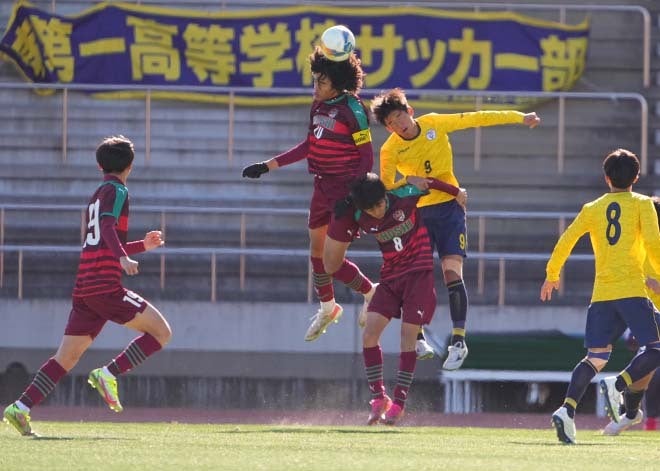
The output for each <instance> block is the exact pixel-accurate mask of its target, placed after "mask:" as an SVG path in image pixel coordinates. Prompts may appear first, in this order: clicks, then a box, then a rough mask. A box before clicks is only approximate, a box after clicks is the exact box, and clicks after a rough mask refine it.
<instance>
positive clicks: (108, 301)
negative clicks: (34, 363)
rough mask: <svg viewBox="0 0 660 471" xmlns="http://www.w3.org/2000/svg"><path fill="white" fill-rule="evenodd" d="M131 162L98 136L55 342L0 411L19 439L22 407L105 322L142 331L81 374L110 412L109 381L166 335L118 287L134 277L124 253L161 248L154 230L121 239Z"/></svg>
mask: <svg viewBox="0 0 660 471" xmlns="http://www.w3.org/2000/svg"><path fill="white" fill-rule="evenodd" d="M134 157H135V152H134V149H133V143H132V142H131V141H129V140H128V139H126V138H125V137H123V136H115V137H109V138H106V139H105V140H103V141H102V142H101V144H100V145H99V146H98V148H97V149H96V161H97V162H98V165H99V167H100V169H101V170H102V172H103V174H104V177H103V182H102V183H101V184H100V185H99V187H98V188H97V189H96V191H95V192H94V194H93V195H92V197H91V199H90V200H89V204H88V205H87V210H86V227H87V234H86V235H85V241H84V244H83V247H82V253H81V255H80V264H79V266H78V275H77V277H76V283H75V287H74V288H73V296H72V308H71V313H70V314H69V320H68V321H67V324H66V327H65V329H64V336H63V338H62V342H61V343H60V346H59V348H58V349H57V352H55V355H54V356H53V357H52V358H50V359H49V360H48V361H47V362H46V363H44V365H43V366H42V367H41V368H39V371H37V374H36V375H35V376H34V379H33V380H32V383H31V384H30V385H29V386H28V387H27V389H26V390H25V391H24V392H23V394H21V396H20V397H19V398H18V400H17V401H16V402H14V403H12V404H10V405H9V406H8V407H7V408H6V409H5V411H4V420H5V422H8V423H9V424H11V425H13V426H14V428H16V430H18V432H19V433H20V434H21V435H26V436H29V435H33V432H32V427H31V425H30V410H31V409H32V408H33V407H34V406H36V405H38V404H39V403H40V402H41V401H43V400H44V399H45V397H46V396H48V394H50V392H51V391H52V390H53V389H55V386H56V385H57V383H58V382H59V381H60V380H61V379H62V377H64V375H66V374H67V372H69V371H70V370H71V368H73V367H74V366H75V365H76V363H78V360H79V359H80V358H81V357H82V355H83V353H85V351H86V350H87V349H88V348H89V346H90V345H91V344H92V342H93V341H94V339H95V338H96V336H97V335H98V334H99V333H100V332H101V329H102V328H103V326H104V324H105V323H106V322H107V321H112V322H115V323H117V324H121V325H123V326H125V327H128V328H130V329H133V330H137V331H139V332H142V335H141V336H139V337H137V338H136V339H135V340H133V341H132V342H131V343H130V344H129V345H128V347H126V349H125V350H124V351H123V352H122V353H121V354H119V355H118V356H117V357H115V358H114V359H113V360H112V361H110V363H108V364H107V365H106V366H103V367H101V368H97V369H95V370H93V371H92V372H91V373H89V379H88V382H89V384H90V385H91V386H92V387H93V388H95V389H96V390H97V391H98V393H99V394H100V395H101V397H102V398H103V400H104V401H105V402H106V404H107V405H108V406H109V407H110V409H112V410H113V411H115V412H121V411H122V410H123V407H122V405H121V403H120V402H119V394H118V392H117V379H116V378H117V376H119V375H120V374H122V373H125V372H127V371H129V370H131V369H133V368H135V367H136V366H138V365H139V364H140V363H142V362H143V361H144V360H146V359H147V357H149V356H151V355H152V354H154V353H156V352H157V351H158V350H160V349H161V348H163V347H164V346H165V345H166V344H167V343H168V342H169V341H170V338H171V337H172V331H171V329H170V326H169V325H168V323H167V321H166V320H165V318H164V317H163V316H162V315H161V313H160V312H158V310H157V309H156V308H155V307H154V306H152V305H151V303H149V302H148V301H146V300H145V299H144V298H142V297H141V296H139V295H138V294H136V293H134V292H132V291H129V290H127V289H126V288H124V287H123V286H122V284H121V275H122V272H125V273H126V274H127V275H131V276H132V275H136V274H137V273H138V262H136V261H135V260H133V259H132V258H131V255H133V254H137V253H140V252H145V251H148V250H153V249H155V248H158V247H160V246H161V245H163V243H164V242H163V239H162V235H161V232H160V231H151V232H147V234H146V236H145V237H144V240H138V241H134V242H126V236H127V232H128V189H127V188H126V180H127V178H128V175H129V174H130V173H131V169H132V168H133V158H134Z"/></svg>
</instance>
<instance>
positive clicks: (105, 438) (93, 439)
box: [32, 435, 130, 442]
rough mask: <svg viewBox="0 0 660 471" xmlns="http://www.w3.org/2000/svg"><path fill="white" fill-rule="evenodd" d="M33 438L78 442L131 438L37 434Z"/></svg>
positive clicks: (125, 439)
mask: <svg viewBox="0 0 660 471" xmlns="http://www.w3.org/2000/svg"><path fill="white" fill-rule="evenodd" d="M32 440H38V441H71V440H75V441H77V442H98V441H106V440H112V441H119V440H123V441H128V440H130V439H129V438H122V437H54V436H44V435H35V436H33V437H32Z"/></svg>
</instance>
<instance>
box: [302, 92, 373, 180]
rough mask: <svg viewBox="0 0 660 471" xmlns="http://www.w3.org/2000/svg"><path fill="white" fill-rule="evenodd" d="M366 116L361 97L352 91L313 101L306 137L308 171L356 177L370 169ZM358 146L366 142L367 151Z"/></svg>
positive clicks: (370, 157)
mask: <svg viewBox="0 0 660 471" xmlns="http://www.w3.org/2000/svg"><path fill="white" fill-rule="evenodd" d="M367 116H368V114H367V111H366V109H365V107H364V105H363V104H362V101H361V100H360V98H359V97H357V96H355V95H351V94H343V95H340V96H338V97H337V98H334V99H332V100H328V101H317V102H314V104H313V105H312V108H311V110H310V116H309V134H308V137H307V142H308V146H309V148H308V153H307V166H308V168H309V173H313V174H316V175H321V176H333V177H355V176H359V175H361V174H363V173H365V172H368V171H370V170H371V167H372V165H373V150H372V149H371V132H370V130H369V119H368V118H367ZM360 146H369V152H366V153H365V152H362V153H361V152H360V149H359V147H360ZM365 154H366V155H365ZM363 155H364V156H363ZM363 159H366V160H370V161H369V162H364V161H363Z"/></svg>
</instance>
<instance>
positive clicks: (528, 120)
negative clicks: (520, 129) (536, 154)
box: [523, 112, 541, 129]
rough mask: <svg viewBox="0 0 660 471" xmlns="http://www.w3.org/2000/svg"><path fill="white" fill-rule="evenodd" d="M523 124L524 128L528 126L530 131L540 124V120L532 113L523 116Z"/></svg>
mask: <svg viewBox="0 0 660 471" xmlns="http://www.w3.org/2000/svg"><path fill="white" fill-rule="evenodd" d="M523 124H524V125H525V126H529V128H530V129H533V128H535V127H536V126H538V125H539V124H541V118H539V117H538V116H537V114H536V113H534V112H531V113H525V116H524V117H523Z"/></svg>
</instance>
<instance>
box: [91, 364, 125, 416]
mask: <svg viewBox="0 0 660 471" xmlns="http://www.w3.org/2000/svg"><path fill="white" fill-rule="evenodd" d="M87 382H88V383H89V384H90V385H91V386H92V387H93V388H94V389H96V390H97V391H98V393H99V394H100V395H101V397H102V398H103V400H104V401H105V403H106V404H107V405H108V407H109V408H110V409H112V410H113V411H115V412H121V411H123V410H124V408H123V407H122V405H121V402H119V393H118V392H117V378H114V377H113V376H112V375H110V374H108V373H105V372H104V371H103V368H97V369H95V370H92V372H91V373H90V374H89V377H88V378H87Z"/></svg>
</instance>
